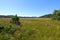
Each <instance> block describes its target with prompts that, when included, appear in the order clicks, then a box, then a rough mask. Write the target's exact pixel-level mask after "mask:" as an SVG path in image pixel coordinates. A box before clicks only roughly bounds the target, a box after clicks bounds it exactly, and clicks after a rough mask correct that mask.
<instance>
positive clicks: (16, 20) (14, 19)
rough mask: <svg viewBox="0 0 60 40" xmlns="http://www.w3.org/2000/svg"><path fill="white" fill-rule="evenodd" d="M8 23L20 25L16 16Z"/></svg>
mask: <svg viewBox="0 0 60 40" xmlns="http://www.w3.org/2000/svg"><path fill="white" fill-rule="evenodd" d="M10 22H11V23H13V24H17V25H20V22H19V17H18V16H17V15H15V16H13V17H12V19H11V21H10Z"/></svg>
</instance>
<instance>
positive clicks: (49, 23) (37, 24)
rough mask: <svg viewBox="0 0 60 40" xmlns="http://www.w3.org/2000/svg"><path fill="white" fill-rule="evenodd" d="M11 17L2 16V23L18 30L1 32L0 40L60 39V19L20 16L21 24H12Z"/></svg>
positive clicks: (0, 21) (0, 20)
mask: <svg viewBox="0 0 60 40" xmlns="http://www.w3.org/2000/svg"><path fill="white" fill-rule="evenodd" d="M10 20H11V19H9V18H0V23H1V25H4V27H5V28H6V27H8V26H9V25H12V28H13V29H14V30H16V31H15V32H14V33H9V32H1V33H0V40H60V21H57V20H52V19H50V18H20V22H21V26H18V25H14V24H10Z"/></svg>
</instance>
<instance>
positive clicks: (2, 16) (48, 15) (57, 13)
mask: <svg viewBox="0 0 60 40" xmlns="http://www.w3.org/2000/svg"><path fill="white" fill-rule="evenodd" d="M13 16H14V15H0V18H11V17H13ZM19 17H20V18H51V17H55V18H56V17H60V10H54V12H53V13H52V14H46V15H43V16H40V17H22V16H19Z"/></svg>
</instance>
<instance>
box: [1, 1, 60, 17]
mask: <svg viewBox="0 0 60 40" xmlns="http://www.w3.org/2000/svg"><path fill="white" fill-rule="evenodd" d="M58 9H60V0H0V15H15V14H17V15H18V16H42V15H45V14H50V13H53V11H54V10H58Z"/></svg>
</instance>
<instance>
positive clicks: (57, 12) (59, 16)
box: [52, 10, 60, 20]
mask: <svg viewBox="0 0 60 40" xmlns="http://www.w3.org/2000/svg"><path fill="white" fill-rule="evenodd" d="M52 16H53V17H52V19H55V20H60V10H55V11H54V13H53V15H52Z"/></svg>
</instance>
